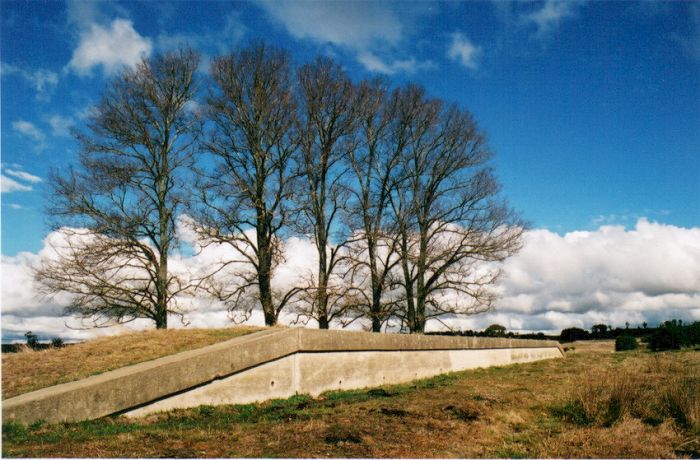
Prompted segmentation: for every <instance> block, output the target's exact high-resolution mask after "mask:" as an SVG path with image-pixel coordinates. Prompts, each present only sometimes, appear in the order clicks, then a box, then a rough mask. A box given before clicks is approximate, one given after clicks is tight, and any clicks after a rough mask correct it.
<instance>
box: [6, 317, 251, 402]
mask: <svg viewBox="0 0 700 460" xmlns="http://www.w3.org/2000/svg"><path fill="white" fill-rule="evenodd" d="M260 329H261V328H256V327H230V328H225V329H168V330H150V331H142V332H134V333H130V334H123V335H119V336H114V337H104V338H99V339H95V340H91V341H88V342H84V343H79V344H76V345H71V346H67V347H65V348H50V349H48V350H41V351H32V350H29V349H28V350H26V351H23V352H20V353H3V355H2V398H3V399H7V398H11V397H13V396H17V395H19V394H22V393H27V392H29V391H34V390H38V389H40V388H44V387H48V386H51V385H57V384H59V383H65V382H71V381H74V380H78V379H81V378H84V377H88V376H90V375H95V374H100V373H102V372H106V371H109V370H112V369H117V368H119V367H123V366H128V365H130V364H136V363H140V362H143V361H149V360H151V359H156V358H160V357H162V356H167V355H171V354H173V353H179V352H181V351H186V350H192V349H195V348H200V347H204V346H207V345H211V344H213V343H216V342H220V341H223V340H228V339H232V338H234V337H238V336H241V335H245V334H249V333H251V332H256V331H258V330H260Z"/></svg>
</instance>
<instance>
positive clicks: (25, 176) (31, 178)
mask: <svg viewBox="0 0 700 460" xmlns="http://www.w3.org/2000/svg"><path fill="white" fill-rule="evenodd" d="M4 171H5V174H9V175H10V176H14V177H16V178H17V179H21V180H23V181H26V182H31V183H32V184H36V183H38V182H41V177H39V176H35V175H34V174H29V173H28V172H24V171H19V170H16V169H5V170H4Z"/></svg>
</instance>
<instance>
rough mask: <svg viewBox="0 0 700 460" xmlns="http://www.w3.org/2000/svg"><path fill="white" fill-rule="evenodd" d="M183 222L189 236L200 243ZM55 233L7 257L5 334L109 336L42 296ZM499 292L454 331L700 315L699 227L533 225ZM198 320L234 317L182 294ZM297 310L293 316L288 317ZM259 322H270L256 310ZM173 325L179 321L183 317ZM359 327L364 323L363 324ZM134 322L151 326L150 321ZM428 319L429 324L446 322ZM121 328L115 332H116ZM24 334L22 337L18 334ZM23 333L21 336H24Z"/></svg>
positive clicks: (301, 253)
mask: <svg viewBox="0 0 700 460" xmlns="http://www.w3.org/2000/svg"><path fill="white" fill-rule="evenodd" d="M186 221H187V218H181V219H180V221H179V227H178V228H179V232H180V236H181V238H182V240H183V241H184V242H188V243H194V242H196V241H197V238H196V236H195V235H194V234H193V233H192V232H188V230H187V227H186V226H185V225H183V224H185V223H186ZM55 238H56V235H54V234H50V235H48V236H47V238H46V240H45V246H44V248H42V249H41V251H40V252H39V253H38V254H32V253H21V254H19V255H18V256H16V257H5V256H3V257H2V273H3V277H2V291H1V292H2V309H3V334H4V335H12V334H15V335H16V334H20V333H23V332H25V331H27V330H32V331H35V332H39V333H40V334H42V335H43V336H62V337H65V338H85V337H88V336H92V335H96V334H103V333H106V332H105V331H103V330H97V331H80V332H79V333H76V332H75V331H73V330H71V329H69V328H68V327H67V326H66V325H65V322H66V321H69V323H71V324H76V320H75V319H70V318H69V319H68V320H66V318H65V317H63V316H62V314H61V311H62V307H63V305H66V304H67V303H68V302H69V299H68V298H67V297H56V298H54V299H47V298H42V297H41V296H39V295H37V294H36V293H37V292H38V291H37V288H38V286H37V285H36V284H35V282H34V281H33V280H32V278H31V272H30V270H29V267H30V265H31V264H32V263H33V262H34V261H36V260H37V258H38V257H40V256H46V255H47V254H49V253H50V249H49V242H51V241H53V239H55ZM233 257H235V253H234V252H233V251H232V249H231V248H230V247H228V246H226V245H221V246H217V245H212V246H209V247H207V248H205V249H204V250H203V251H201V252H199V253H196V254H193V255H184V254H175V255H173V256H172V257H171V261H170V266H171V268H172V270H174V272H176V273H193V274H197V273H200V272H202V271H206V270H207V269H208V268H210V267H211V266H213V264H215V263H217V262H219V261H221V260H230V259H232V258H233ZM316 257H317V256H316V254H315V248H314V246H313V244H312V243H311V242H310V241H308V240H307V239H304V238H290V239H289V240H287V241H286V242H285V261H284V263H283V264H282V265H281V266H280V267H278V269H277V270H276V272H275V275H274V277H273V288H275V289H283V288H284V287H286V286H289V285H290V284H293V283H297V282H298V281H299V279H300V277H304V276H307V275H308V274H309V273H312V272H313V271H314V269H315V265H316V260H317V259H316ZM503 268H504V276H503V277H502V278H501V280H500V282H499V284H498V286H497V290H498V291H499V292H500V294H501V295H502V298H501V300H500V301H499V302H498V304H497V308H496V310H495V311H494V312H491V313H488V314H482V315H476V316H468V317H460V318H445V322H446V323H447V324H449V325H451V327H453V328H461V329H483V328H485V327H486V326H488V325H489V324H492V323H499V324H502V325H504V326H506V327H507V328H508V329H509V330H521V331H531V330H534V331H538V330H543V331H551V332H555V333H556V332H558V331H559V330H561V329H562V328H565V327H572V326H577V327H584V328H590V327H591V326H592V325H593V324H598V323H606V324H612V325H613V326H624V324H625V322H629V323H630V324H631V325H632V326H635V325H638V324H641V323H642V322H647V323H649V324H650V325H655V324H657V323H658V322H659V321H662V320H667V319H671V318H680V319H684V320H700V284H699V283H698V280H700V228H681V227H675V226H672V225H663V224H659V223H654V222H649V221H647V220H645V219H640V220H639V221H638V222H637V224H636V226H635V228H633V229H631V230H625V228H624V227H621V226H603V227H601V228H599V229H598V230H596V231H585V232H584V231H578V232H570V233H567V234H565V235H558V234H556V233H553V232H551V231H548V230H543V229H536V230H531V231H529V232H527V234H526V237H525V245H524V247H523V249H522V251H521V252H520V253H519V254H518V255H516V256H514V257H512V258H510V259H508V260H507V261H506V262H505V264H504V266H503ZM182 306H184V307H185V309H186V311H187V314H186V319H187V321H188V322H190V324H191V326H192V327H223V326H226V325H228V324H230V318H229V313H228V311H227V309H226V306H225V305H223V304H221V303H220V302H216V301H211V300H207V299H205V298H203V297H201V296H200V297H198V298H195V299H191V298H189V299H188V298H185V299H182ZM292 319H293V315H289V314H285V315H283V316H282V319H281V321H282V322H289V321H291V320H292ZM251 322H253V323H256V324H262V316H261V315H260V314H259V312H255V313H254V315H253V318H252V320H251ZM171 324H172V325H173V326H174V327H181V325H180V324H179V322H178V321H177V319H176V318H173V320H172V322H171ZM355 326H356V327H357V326H358V325H357V324H356V325H355ZM130 327H132V328H144V327H151V325H150V324H149V323H148V322H147V321H144V322H141V323H137V324H135V325H132V326H130ZM441 327H442V326H441V325H440V323H438V322H429V329H439V328H441ZM119 330H123V328H121V329H120V328H116V329H111V330H110V331H111V332H109V333H115V332H114V331H117V332H118V331H119ZM20 335H21V334H20ZM18 337H19V335H18Z"/></svg>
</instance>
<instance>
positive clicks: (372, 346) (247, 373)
mask: <svg viewBox="0 0 700 460" xmlns="http://www.w3.org/2000/svg"><path fill="white" fill-rule="evenodd" d="M563 356H564V354H563V352H562V350H561V348H560V346H559V344H558V343H557V342H553V341H544V340H523V339H500V338H481V337H445V336H424V335H403V334H371V333H366V332H350V331H335V330H332V331H328V330H311V329H270V330H265V331H261V332H258V333H255V334H250V335H246V336H243V337H238V338H235V339H232V340H228V341H226V342H221V343H217V344H215V345H210V346H208V347H204V348H200V349H197V350H191V351H186V352H183V353H178V354H175V355H170V356H166V357H163V358H159V359H156V360H153V361H148V362H144V363H140V364H135V365H133V366H127V367H124V368H121V369H117V370H114V371H110V372H105V373H103V374H100V375H96V376H93V377H89V378H86V379H83V380H79V381H76V382H70V383H64V384H61V385H56V386H53V387H49V388H44V389H41V390H38V391H34V392H31V393H26V394H23V395H20V396H17V397H14V398H10V399H7V400H5V401H3V403H2V416H3V422H9V421H16V422H20V423H25V424H29V423H33V422H35V421H37V420H45V421H47V422H50V423H55V422H63V421H80V420H89V419H95V418H99V417H103V416H105V415H110V414H115V413H124V414H125V415H127V416H142V415H146V414H149V413H153V412H158V411H162V410H169V409H174V408H186V407H196V406H199V405H202V404H210V405H216V404H242V403H248V402H255V401H264V400H267V399H272V398H286V397H289V396H292V395H294V394H303V393H308V394H311V395H314V396H315V395H318V394H320V393H322V392H324V391H328V390H349V389H355V388H365V387H372V386H379V385H383V384H391V383H401V382H407V381H410V380H415V379H419V378H426V377H431V376H434V375H438V374H441V373H445V372H451V371H459V370H464V369H471V368H476V367H488V366H495V365H507V364H512V363H522V362H529V361H536V360H540V359H548V358H560V357H563Z"/></svg>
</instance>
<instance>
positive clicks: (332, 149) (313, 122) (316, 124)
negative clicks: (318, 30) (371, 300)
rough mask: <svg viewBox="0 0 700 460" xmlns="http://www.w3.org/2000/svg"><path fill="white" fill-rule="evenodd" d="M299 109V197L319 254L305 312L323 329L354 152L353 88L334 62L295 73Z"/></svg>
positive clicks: (339, 256)
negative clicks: (350, 156)
mask: <svg viewBox="0 0 700 460" xmlns="http://www.w3.org/2000/svg"><path fill="white" fill-rule="evenodd" d="M298 82H299V100H300V103H299V106H300V121H299V134H300V151H301V161H300V175H301V176H302V181H303V182H304V186H303V188H302V190H303V192H301V193H300V194H299V197H298V198H299V202H300V204H301V209H302V214H303V223H302V228H303V230H304V233H307V234H310V235H311V236H312V239H313V241H314V244H315V245H316V249H317V250H318V271H317V272H316V274H315V277H314V278H315V279H314V280H313V283H312V285H310V286H308V288H307V289H310V290H312V291H313V292H314V294H315V299H314V301H313V302H312V304H311V305H312V308H311V309H308V310H307V311H305V312H304V314H305V315H307V316H310V317H313V318H314V319H316V320H317V321H318V324H319V327H320V328H321V329H327V328H328V327H329V324H330V322H331V320H332V319H333V317H334V316H337V313H334V312H333V311H332V310H331V309H329V295H330V294H331V292H330V291H329V282H330V280H331V277H332V276H333V273H334V269H335V268H336V265H337V264H338V263H339V262H340V261H341V259H342V251H343V247H344V240H345V231H344V230H346V229H342V230H341V224H342V222H341V221H340V217H341V216H340V214H341V212H342V209H343V207H344V205H345V200H346V199H347V187H346V184H345V183H344V181H345V180H346V173H347V169H348V168H347V163H346V161H345V158H346V157H347V155H348V152H349V151H351V150H352V149H354V148H355V136H354V131H355V127H356V113H355V107H354V94H355V89H354V87H353V84H352V82H351V81H350V79H349V78H348V76H347V75H346V74H345V72H344V71H343V70H342V69H341V68H340V66H338V65H337V64H335V63H334V62H333V61H331V60H329V59H324V58H318V59H317V60H316V62H315V63H314V64H307V65H304V66H302V67H301V68H300V69H299V71H298Z"/></svg>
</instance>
